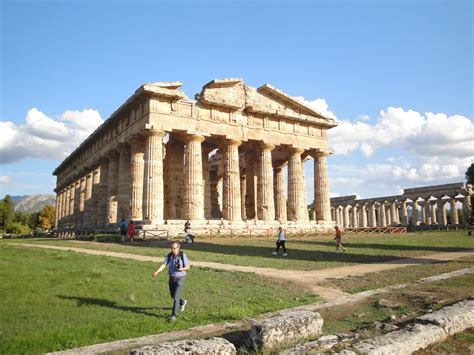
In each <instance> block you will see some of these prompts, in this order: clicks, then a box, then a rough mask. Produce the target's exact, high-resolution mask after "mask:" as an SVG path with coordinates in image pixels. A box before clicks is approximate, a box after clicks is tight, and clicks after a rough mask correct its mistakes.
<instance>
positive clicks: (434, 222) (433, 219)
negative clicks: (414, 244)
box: [430, 201, 438, 224]
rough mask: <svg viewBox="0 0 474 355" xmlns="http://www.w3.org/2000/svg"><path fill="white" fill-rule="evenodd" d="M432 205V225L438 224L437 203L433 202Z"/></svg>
mask: <svg viewBox="0 0 474 355" xmlns="http://www.w3.org/2000/svg"><path fill="white" fill-rule="evenodd" d="M430 205H431V224H438V218H437V217H438V216H437V213H436V202H435V201H431V202H430Z"/></svg>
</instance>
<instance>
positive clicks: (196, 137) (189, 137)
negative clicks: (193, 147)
mask: <svg viewBox="0 0 474 355" xmlns="http://www.w3.org/2000/svg"><path fill="white" fill-rule="evenodd" d="M183 139H184V140H185V141H186V142H199V143H200V142H204V141H205V140H206V137H204V136H202V135H200V134H197V133H186V134H183Z"/></svg>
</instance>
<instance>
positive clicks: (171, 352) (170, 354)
mask: <svg viewBox="0 0 474 355" xmlns="http://www.w3.org/2000/svg"><path fill="white" fill-rule="evenodd" d="M130 354H131V355H191V354H192V355H201V354H202V355H206V354H212V355H235V354H237V351H236V349H235V346H234V344H232V343H230V342H228V341H227V340H225V339H224V338H217V337H216V338H210V339H201V340H181V341H174V342H169V343H161V344H157V345H147V346H143V347H141V348H139V349H135V350H132V351H131V352H130Z"/></svg>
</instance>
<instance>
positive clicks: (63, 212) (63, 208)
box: [60, 189, 66, 227]
mask: <svg viewBox="0 0 474 355" xmlns="http://www.w3.org/2000/svg"><path fill="white" fill-rule="evenodd" d="M65 200H66V191H65V190H64V189H63V190H61V199H60V201H61V215H60V220H61V223H62V226H63V227H64V217H66V202H65Z"/></svg>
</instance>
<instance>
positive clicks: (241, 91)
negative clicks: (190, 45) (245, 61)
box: [198, 79, 336, 126]
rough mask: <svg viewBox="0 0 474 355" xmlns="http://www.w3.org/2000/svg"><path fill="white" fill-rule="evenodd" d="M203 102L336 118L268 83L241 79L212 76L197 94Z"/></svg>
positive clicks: (305, 117) (269, 113)
mask: <svg viewBox="0 0 474 355" xmlns="http://www.w3.org/2000/svg"><path fill="white" fill-rule="evenodd" d="M198 101H199V102H200V103H201V104H203V105H210V106H217V107H223V108H226V109H231V110H234V111H239V110H240V111H245V112H249V113H255V114H261V115H264V116H279V117H286V118H289V119H297V120H310V121H317V122H320V123H325V125H330V126H335V125H336V123H335V121H334V120H333V119H332V118H330V117H325V116H324V115H322V114H321V113H320V112H318V111H316V110H314V109H312V108H310V107H308V106H306V105H305V104H303V103H302V102H300V101H298V100H296V99H295V98H293V97H292V96H290V95H288V94H286V93H285V92H283V91H281V90H279V89H277V88H276V87H274V86H272V85H270V84H264V85H262V86H261V87H259V88H253V87H251V86H247V85H245V83H244V82H243V80H242V79H220V80H212V81H210V82H209V83H207V84H206V85H204V87H203V90H202V91H201V93H200V94H199V95H198Z"/></svg>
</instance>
